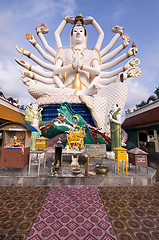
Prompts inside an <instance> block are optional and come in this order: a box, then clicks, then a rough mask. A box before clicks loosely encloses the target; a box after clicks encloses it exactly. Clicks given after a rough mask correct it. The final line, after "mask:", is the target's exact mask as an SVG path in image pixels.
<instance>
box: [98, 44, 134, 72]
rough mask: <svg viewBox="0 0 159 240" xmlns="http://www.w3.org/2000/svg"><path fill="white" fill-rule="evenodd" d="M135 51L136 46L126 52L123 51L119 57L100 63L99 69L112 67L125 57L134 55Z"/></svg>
mask: <svg viewBox="0 0 159 240" xmlns="http://www.w3.org/2000/svg"><path fill="white" fill-rule="evenodd" d="M136 52H137V48H136V47H133V48H130V49H129V51H127V52H126V53H124V54H123V55H121V56H120V57H118V58H116V59H114V60H113V61H111V62H109V63H106V64H102V65H100V70H106V69H109V68H112V67H114V66H115V65H117V64H118V63H120V62H122V61H124V60H125V59H126V58H129V57H130V56H132V55H134V56H135V55H136Z"/></svg>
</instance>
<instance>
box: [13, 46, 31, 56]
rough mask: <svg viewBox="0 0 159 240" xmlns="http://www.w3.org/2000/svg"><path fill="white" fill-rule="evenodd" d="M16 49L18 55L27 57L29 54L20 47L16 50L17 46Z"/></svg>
mask: <svg viewBox="0 0 159 240" xmlns="http://www.w3.org/2000/svg"><path fill="white" fill-rule="evenodd" d="M16 49H17V51H18V52H19V53H21V55H22V56H23V54H24V55H27V54H28V53H29V51H28V50H27V49H26V48H22V47H20V48H18V46H16Z"/></svg>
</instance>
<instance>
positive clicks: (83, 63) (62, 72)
mask: <svg viewBox="0 0 159 240" xmlns="http://www.w3.org/2000/svg"><path fill="white" fill-rule="evenodd" d="M68 23H69V24H71V25H73V27H72V29H71V32H70V46H69V47H68V48H64V47H63V45H62V42H61V38H60V35H61V33H62V31H63V29H64V28H65V26H66V24H68ZM89 24H92V26H93V27H94V29H95V30H96V31H97V33H98V39H97V42H96V45H95V47H94V48H93V49H92V50H89V49H88V48H87V30H86V28H85V26H86V25H89ZM123 29H124V28H123V27H120V26H118V25H117V26H115V27H112V32H113V33H115V36H114V37H113V38H112V40H111V41H110V42H109V44H108V45H107V46H106V47H105V48H103V49H102V50H100V48H101V45H102V42H103V38H104V33H103V31H102V29H101V27H100V26H99V24H98V23H97V22H96V20H95V19H94V18H92V17H86V18H83V17H82V15H81V14H78V15H77V16H76V17H75V19H74V18H72V17H69V16H67V17H65V18H64V19H63V21H62V22H61V24H60V25H59V27H58V28H57V30H56V31H55V33H54V36H55V41H56V45H57V51H55V50H54V49H53V48H52V47H51V46H49V45H48V43H47V41H46V39H45V37H44V34H46V33H48V32H49V29H48V28H47V27H46V26H45V25H44V24H42V25H41V26H39V27H37V28H36V31H37V35H38V37H39V38H40V40H41V42H42V45H43V46H44V48H45V50H46V51H45V50H43V48H42V47H41V46H40V45H39V44H38V43H37V41H36V39H35V36H34V35H33V34H31V33H26V34H25V37H26V38H27V39H28V40H29V42H30V43H31V44H32V45H33V46H34V47H35V48H36V49H37V50H38V52H39V53H40V54H41V56H42V57H43V58H44V59H45V60H47V61H48V62H46V61H43V60H41V59H40V58H38V57H36V56H35V55H33V54H32V53H31V52H29V51H28V50H27V49H25V48H22V47H20V48H18V47H17V50H18V51H19V52H20V53H21V55H25V56H27V57H28V58H30V59H31V60H32V61H34V62H35V63H36V64H38V66H40V67H42V68H43V69H47V71H45V70H42V69H41V68H39V67H37V66H33V65H30V64H28V63H25V62H24V61H23V60H22V61H19V60H17V59H15V60H16V62H17V63H18V64H20V65H21V66H22V67H23V68H25V69H27V70H29V71H24V70H22V74H23V77H21V80H22V81H23V83H25V84H26V85H27V86H28V91H29V93H30V94H31V95H32V96H33V97H34V98H35V99H36V103H37V104H38V105H39V106H42V107H43V112H42V114H43V115H44V112H45V107H46V108H47V111H49V110H48V106H49V107H50V106H56V107H55V108H56V111H58V112H59V117H57V118H56V119H54V120H53V117H52V116H51V115H50V116H51V117H50V119H45V116H43V125H44V124H45V123H46V122H44V121H45V120H49V122H50V121H51V120H53V121H51V123H48V122H47V124H46V125H45V126H43V127H42V129H41V130H42V131H43V134H44V135H45V136H46V135H47V134H48V137H49V138H51V137H54V136H55V135H56V134H55V131H54V133H53V130H52V134H50V133H49V128H52V127H54V128H57V129H58V130H59V132H58V133H61V132H60V130H61V129H62V127H63V128H64V129H66V128H67V125H68V129H69V128H70V126H75V125H76V126H79V127H82V126H81V125H82V123H81V122H82V121H81V122H80V121H79V117H77V116H76V115H78V114H76V113H75V112H74V111H73V110H72V109H71V107H70V105H72V106H75V105H76V106H85V107H86V106H87V107H88V111H89V110H90V112H91V115H92V119H93V122H94V126H90V125H92V124H90V123H89V122H87V123H86V122H85V120H86V121H87V119H85V120H84V119H83V122H84V124H85V125H86V126H87V127H88V128H89V130H90V129H91V136H92V138H94V136H96V138H94V139H97V135H98V134H99V133H100V134H102V136H104V135H105V136H106V137H108V136H109V133H110V124H108V122H109V121H108V119H109V117H108V114H109V112H110V110H111V107H112V105H113V104H118V105H119V106H120V109H121V111H120V112H121V113H122V111H123V109H124V105H125V103H126V99H127V95H128V89H127V86H126V85H125V84H124V80H126V79H127V78H128V77H134V76H135V77H137V76H138V75H140V74H141V69H140V68H139V67H138V65H139V63H140V61H139V59H137V58H134V57H133V58H132V59H130V60H129V61H128V62H126V63H125V64H124V65H123V66H120V67H118V68H116V69H115V68H114V67H115V66H116V65H118V64H119V63H121V62H122V61H124V60H126V59H127V58H129V57H131V56H135V55H136V53H137V48H136V45H135V43H134V42H133V44H132V47H131V48H130V49H129V50H128V51H127V52H125V53H124V54H122V55H120V56H118V54H119V53H120V52H121V51H122V50H123V49H124V48H125V47H127V46H128V45H129V42H130V38H129V36H128V35H127V34H126V33H125V34H123ZM122 34H123V36H122ZM121 36H122V39H123V42H122V44H121V45H119V46H118V47H117V48H115V49H114V50H112V51H110V50H111V49H112V48H113V46H114V45H115V43H116V42H117V40H118V39H119V38H120V37H121ZM116 56H118V57H116ZM112 68H113V70H111V69H112ZM48 70H49V71H48ZM64 102H68V103H69V104H70V105H69V104H66V103H65V104H63V103H64ZM60 104H63V105H62V110H61V109H58V110H57V106H58V108H59V105H60ZM64 107H65V112H64V111H63V109H64ZM49 109H50V108H49ZM77 109H78V108H77ZM80 109H81V108H80ZM61 112H63V114H62V113H61ZM69 114H70V116H71V120H68V115H69ZM81 114H82V113H81ZM48 115H49V114H48ZM83 116H84V115H83ZM84 118H85V117H84ZM50 130H51V129H50ZM49 134H50V135H49ZM86 136H87V133H86ZM98 136H99V135H98ZM85 138H86V137H85ZM101 139H103V141H105V140H104V137H101ZM93 141H94V142H95V141H98V140H93ZM86 142H87V141H86Z"/></svg>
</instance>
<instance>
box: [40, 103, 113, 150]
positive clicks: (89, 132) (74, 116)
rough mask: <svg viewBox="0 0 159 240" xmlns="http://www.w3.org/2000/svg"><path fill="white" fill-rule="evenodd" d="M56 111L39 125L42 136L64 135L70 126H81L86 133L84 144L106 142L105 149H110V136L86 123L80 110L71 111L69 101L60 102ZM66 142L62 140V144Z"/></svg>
mask: <svg viewBox="0 0 159 240" xmlns="http://www.w3.org/2000/svg"><path fill="white" fill-rule="evenodd" d="M57 111H58V117H57V118H55V119H53V120H52V121H51V122H43V125H42V126H41V127H40V130H41V132H42V135H43V136H45V137H47V138H50V139H52V138H56V139H57V136H61V135H62V134H64V135H66V134H67V132H68V131H69V130H70V129H71V128H78V129H80V128H82V129H83V130H85V133H86V136H85V138H84V144H97V143H99V144H106V145H107V149H108V150H109V149H110V145H111V140H110V138H109V137H108V136H106V134H105V133H104V132H102V131H100V130H99V129H97V128H95V127H93V126H91V125H89V124H87V122H86V121H85V120H84V118H83V117H82V116H81V115H80V112H75V111H73V109H72V108H71V106H70V104H69V103H67V102H64V103H62V104H61V106H60V108H59V109H58V110H57ZM65 139H66V138H65ZM66 143H67V141H64V142H63V145H64V146H65V145H66Z"/></svg>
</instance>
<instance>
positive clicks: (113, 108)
mask: <svg viewBox="0 0 159 240" xmlns="http://www.w3.org/2000/svg"><path fill="white" fill-rule="evenodd" d="M118 109H120V107H119V105H118V104H113V105H112V111H113V112H116V111H117V110H118Z"/></svg>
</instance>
